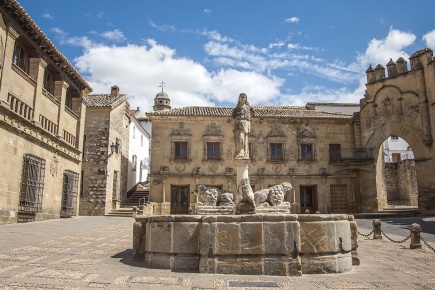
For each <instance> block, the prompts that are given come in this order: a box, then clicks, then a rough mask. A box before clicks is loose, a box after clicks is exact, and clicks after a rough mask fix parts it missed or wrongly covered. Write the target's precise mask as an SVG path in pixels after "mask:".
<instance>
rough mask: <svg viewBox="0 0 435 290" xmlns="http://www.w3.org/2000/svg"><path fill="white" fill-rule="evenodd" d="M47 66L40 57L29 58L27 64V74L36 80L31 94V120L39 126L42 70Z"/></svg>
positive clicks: (42, 81) (42, 80)
mask: <svg viewBox="0 0 435 290" xmlns="http://www.w3.org/2000/svg"><path fill="white" fill-rule="evenodd" d="M46 67H47V63H46V62H45V60H43V59H42V58H31V59H30V66H29V75H30V76H31V77H32V78H33V79H35V80H36V86H35V93H34V96H33V120H32V122H33V123H34V124H35V125H36V126H41V124H40V123H39V115H40V112H41V110H42V109H43V108H41V105H40V104H42V102H39V101H38V100H39V98H40V97H41V96H42V86H43V83H44V72H45V69H46Z"/></svg>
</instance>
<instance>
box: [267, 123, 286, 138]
mask: <svg viewBox="0 0 435 290" xmlns="http://www.w3.org/2000/svg"><path fill="white" fill-rule="evenodd" d="M260 133H261V131H260ZM267 137H283V138H286V137H287V136H286V135H285V134H284V131H283V130H282V129H281V125H279V124H276V123H274V124H271V125H270V131H269V132H268V133H267Z"/></svg>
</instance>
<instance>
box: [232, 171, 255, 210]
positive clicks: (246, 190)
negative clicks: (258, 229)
mask: <svg viewBox="0 0 435 290" xmlns="http://www.w3.org/2000/svg"><path fill="white" fill-rule="evenodd" d="M235 203H236V206H235V207H234V210H235V213H253V212H255V200H254V192H253V191H252V187H251V183H250V182H249V179H248V178H242V179H241V180H240V183H239V185H238V186H237V195H236V201H235Z"/></svg>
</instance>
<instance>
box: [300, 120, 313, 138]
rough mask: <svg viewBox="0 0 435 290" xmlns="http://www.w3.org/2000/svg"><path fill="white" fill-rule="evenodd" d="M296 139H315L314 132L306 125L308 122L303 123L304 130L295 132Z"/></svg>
mask: <svg viewBox="0 0 435 290" xmlns="http://www.w3.org/2000/svg"><path fill="white" fill-rule="evenodd" d="M297 138H298V139H303V138H316V132H315V130H314V129H310V126H309V125H308V122H307V121H305V122H304V128H303V129H299V128H298V131H297Z"/></svg>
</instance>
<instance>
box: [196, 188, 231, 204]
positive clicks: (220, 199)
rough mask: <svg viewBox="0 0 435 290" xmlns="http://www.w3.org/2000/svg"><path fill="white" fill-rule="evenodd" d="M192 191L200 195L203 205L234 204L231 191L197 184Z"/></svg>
mask: <svg viewBox="0 0 435 290" xmlns="http://www.w3.org/2000/svg"><path fill="white" fill-rule="evenodd" d="M194 192H195V194H196V195H198V196H201V197H202V201H203V205H205V206H227V205H233V204H234V202H233V199H234V195H233V193H232V192H229V191H226V190H220V189H217V188H215V187H210V186H206V185H204V184H198V185H197V186H196V187H195V190H194Z"/></svg>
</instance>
